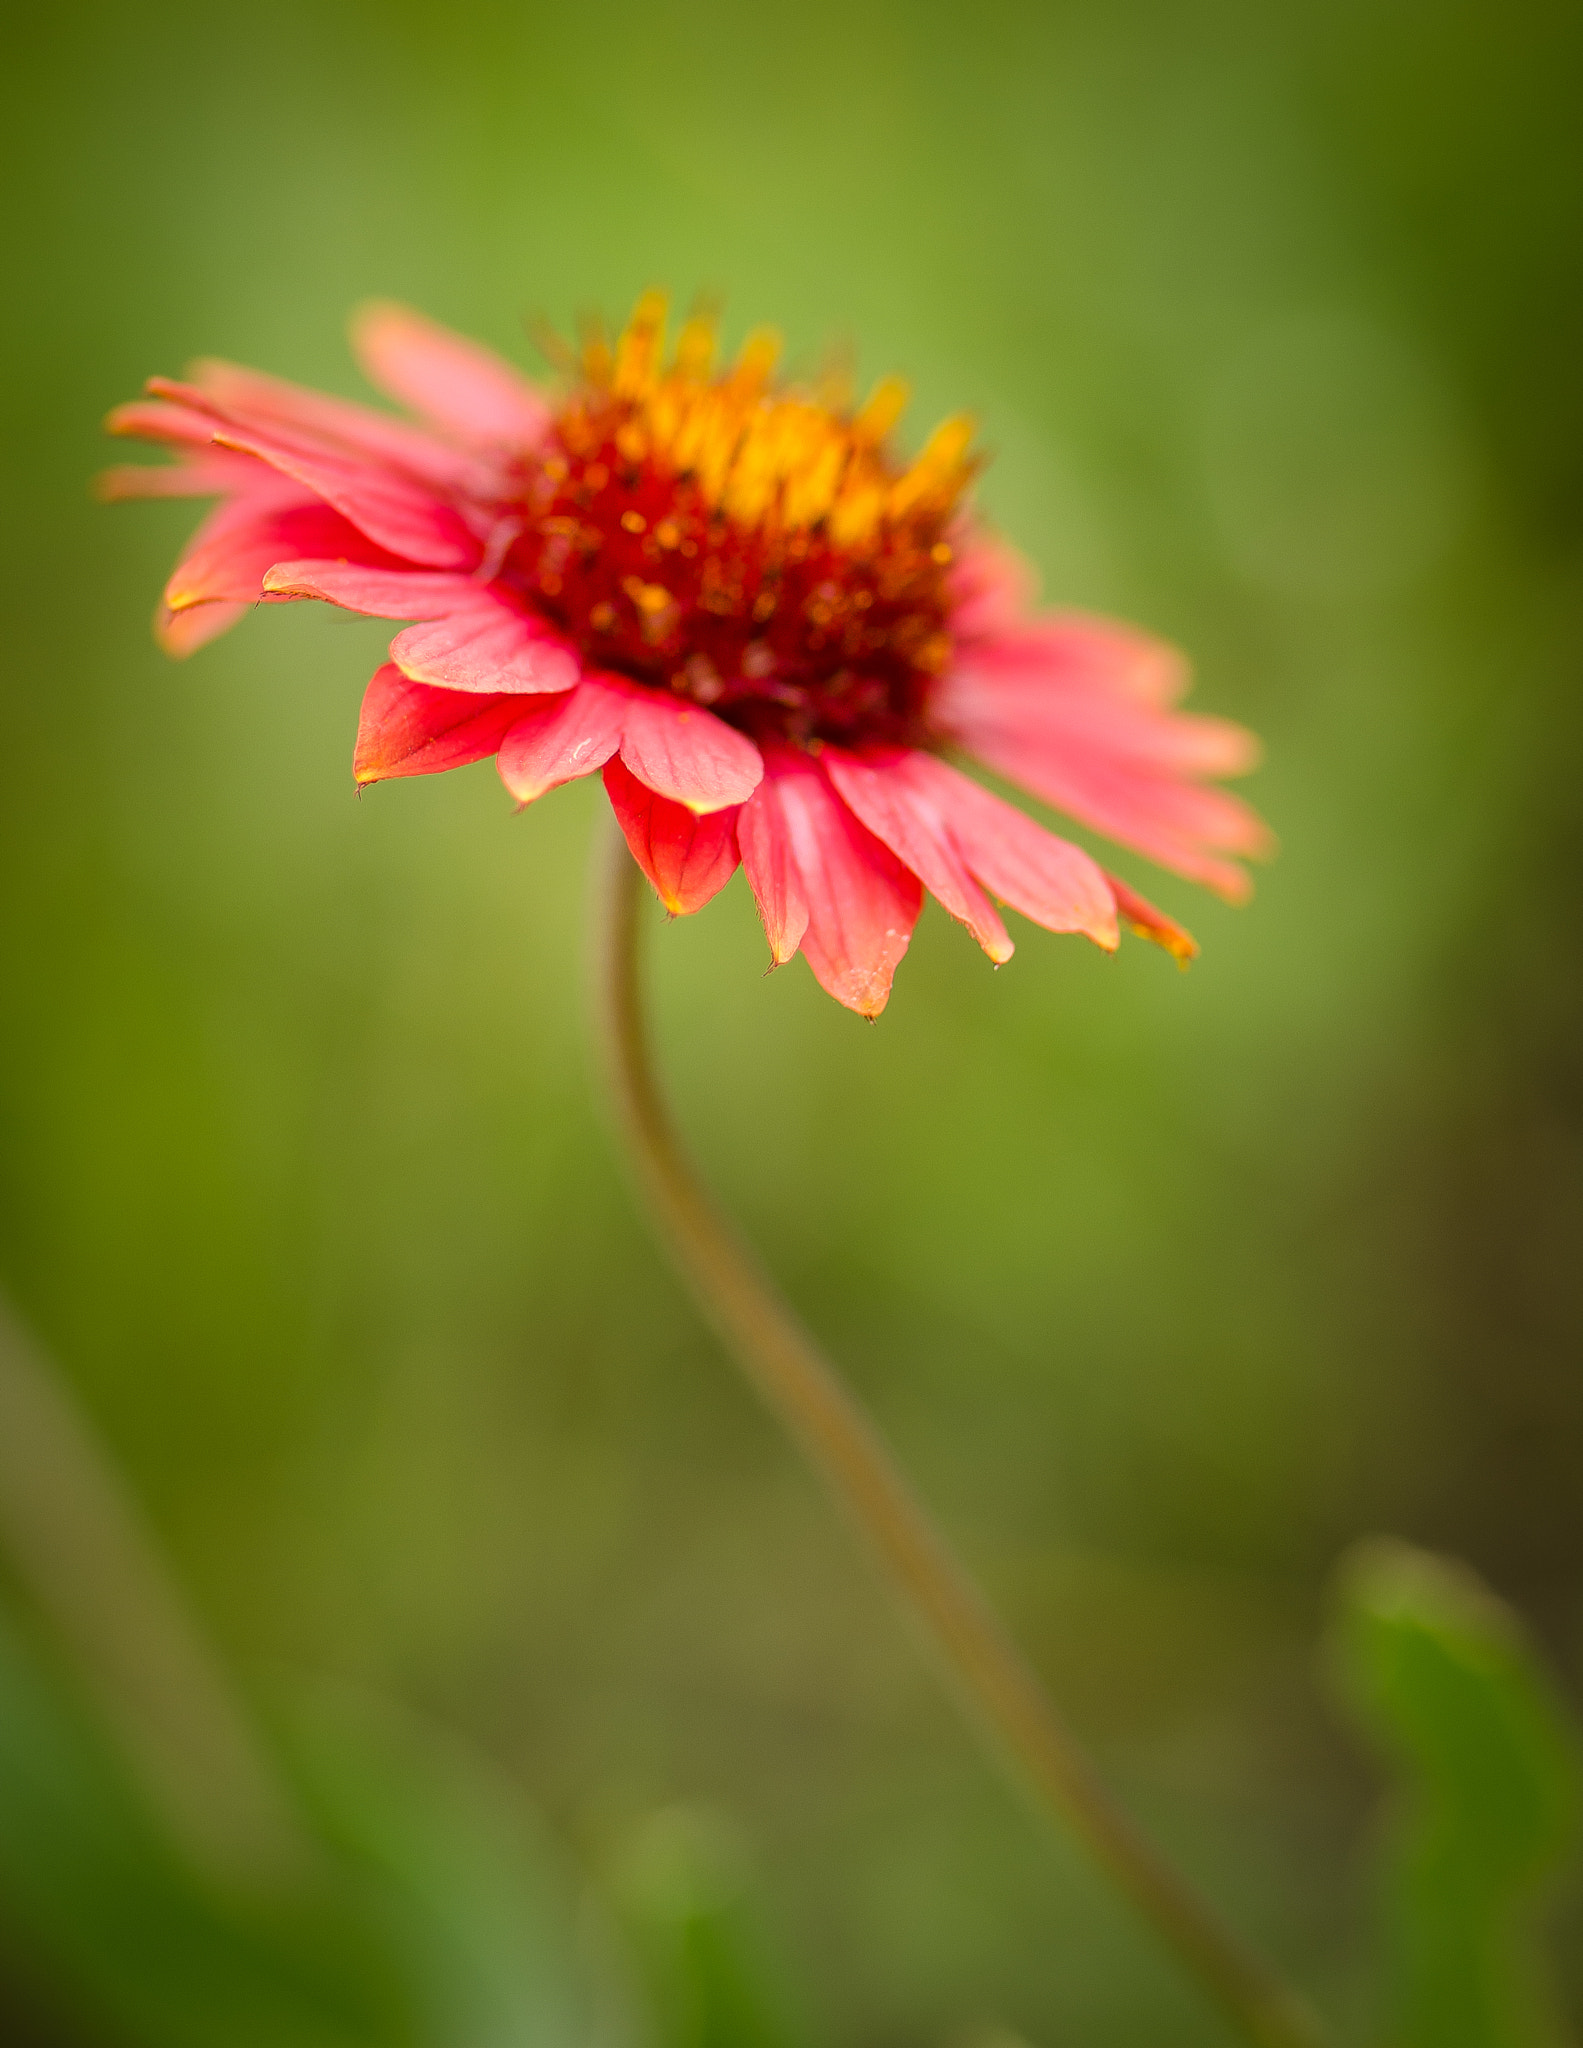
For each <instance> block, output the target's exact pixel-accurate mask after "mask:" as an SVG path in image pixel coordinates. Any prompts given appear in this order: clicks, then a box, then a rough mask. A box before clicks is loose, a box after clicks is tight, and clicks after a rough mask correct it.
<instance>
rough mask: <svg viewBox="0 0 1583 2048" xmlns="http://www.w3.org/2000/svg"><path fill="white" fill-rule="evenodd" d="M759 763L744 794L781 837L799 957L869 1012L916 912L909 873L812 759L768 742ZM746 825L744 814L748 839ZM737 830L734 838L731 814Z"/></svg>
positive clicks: (837, 993)
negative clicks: (761, 768) (759, 772)
mask: <svg viewBox="0 0 1583 2048" xmlns="http://www.w3.org/2000/svg"><path fill="white" fill-rule="evenodd" d="M766 768H767V772H766V775H765V779H764V783H763V785H762V793H761V795H759V796H756V797H755V798H754V800H753V801H754V804H757V805H758V806H759V807H760V810H761V814H762V815H761V820H760V821H759V824H760V829H762V830H764V831H766V832H768V833H770V834H772V835H773V836H774V837H776V838H777V839H779V840H780V841H781V842H782V854H781V857H782V858H783V859H784V860H785V862H786V865H787V867H788V868H789V869H790V870H791V871H792V872H793V873H794V874H795V876H796V887H797V892H798V894H799V896H800V897H801V900H802V902H803V903H804V904H805V905H806V907H807V917H808V923H807V928H806V930H805V931H804V933H803V935H802V953H803V957H804V958H805V959H806V960H807V962H808V965H809V966H810V967H811V968H812V969H813V972H814V976H815V978H816V979H817V981H818V982H819V985H820V987H821V988H823V989H825V990H826V991H827V992H828V993H829V994H830V995H833V996H834V997H835V999H836V1001H837V1002H838V1003H844V1004H845V1005H846V1007H847V1008H848V1009H849V1010H856V1011H857V1012H858V1013H859V1015H860V1016H864V1017H877V1016H878V1015H879V1013H880V1011H881V1010H883V1009H884V1007H885V1004H886V1001H887V999H888V997H889V995H890V985H891V980H892V977H893V976H894V974H895V972H896V965H897V962H898V961H899V960H900V959H901V957H902V955H903V954H904V953H905V952H906V950H907V946H908V943H909V941H910V940H911V938H912V928H913V926H914V925H915V924H916V923H917V921H918V912H919V910H920V909H921V907H922V904H923V890H922V888H921V886H920V885H919V882H918V878H917V876H916V875H914V874H913V873H911V872H910V870H909V869H907V868H905V867H903V866H902V864H901V862H900V861H899V860H897V858H896V856H895V855H894V854H893V853H892V852H891V851H890V849H889V848H888V847H885V846H882V845H881V844H880V842H879V841H878V840H877V839H876V838H875V837H874V836H873V834H872V833H871V832H869V831H867V830H866V829H865V828H864V827H863V826H862V825H860V824H859V823H858V821H857V819H856V818H855V817H854V816H853V815H852V813H851V812H850V811H849V810H848V809H847V807H846V805H845V804H844V803H842V801H841V800H840V798H839V797H838V796H837V795H836V793H835V791H834V790H833V789H832V788H831V786H830V783H829V781H828V779H827V778H826V776H825V774H824V772H823V770H822V769H821V768H820V767H819V765H818V763H817V762H815V761H812V760H810V759H808V757H807V756H802V755H795V754H792V753H791V752H790V751H789V750H780V749H777V750H776V752H775V754H774V755H773V757H772V758H771V760H770V761H769V762H768V763H767V764H766ZM751 808H752V805H749V806H745V807H744V816H745V815H746V813H747V811H748V810H749V809H751ZM754 829H755V827H754V826H753V825H751V824H750V826H749V839H750V840H751V838H752V836H753V833H754ZM738 835H739V841H740V839H741V820H739V821H738ZM752 879H753V874H752V870H751V869H750V870H749V880H750V881H751V880H752ZM767 922H768V919H766V923H767Z"/></svg>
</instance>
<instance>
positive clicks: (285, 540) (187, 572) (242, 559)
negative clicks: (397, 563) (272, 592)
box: [165, 472, 380, 612]
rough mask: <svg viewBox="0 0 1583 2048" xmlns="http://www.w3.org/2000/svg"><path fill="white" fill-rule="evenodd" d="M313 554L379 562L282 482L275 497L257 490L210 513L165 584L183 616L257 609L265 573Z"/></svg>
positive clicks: (353, 531)
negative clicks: (212, 608)
mask: <svg viewBox="0 0 1583 2048" xmlns="http://www.w3.org/2000/svg"><path fill="white" fill-rule="evenodd" d="M266 474H267V472H266ZM283 500H284V502H283ZM310 550H311V551H312V552H313V553H314V554H328V553H330V552H331V551H332V550H333V551H334V552H335V553H337V554H351V555H364V556H374V557H377V556H378V554H379V552H380V550H378V549H377V548H375V547H374V546H373V545H372V543H371V542H369V541H367V540H365V539H364V537H363V535H362V534H360V533H359V532H358V530H357V528H356V527H355V526H352V525H351V524H349V522H348V521H346V520H345V519H343V518H342V517H341V515H340V513H339V512H332V511H331V510H330V507H329V506H328V505H326V504H325V503H324V502H323V500H322V499H320V498H310V497H306V496H305V495H304V493H303V492H302V490H301V488H300V486H298V485H296V484H289V483H288V484H284V485H282V484H281V483H280V480H279V479H276V489H275V492H274V494H273V499H271V497H270V496H269V495H267V494H264V493H258V492H254V493H250V494H248V495H247V496H245V497H241V498H233V499H231V500H230V501H229V502H228V503H226V504H224V505H221V506H219V507H217V509H216V510H215V511H213V512H211V513H210V515H209V517H208V518H207V519H206V520H205V521H204V523H203V524H202V526H200V527H199V529H198V531H197V532H196V533H195V534H194V535H193V537H192V539H191V541H190V542H189V543H188V546H187V552H186V553H185V554H184V555H183V556H182V558H181V561H180V562H179V563H178V564H177V566H176V569H175V571H174V573H173V574H172V576H171V579H170V581H169V582H168V583H167V584H166V586H165V602H166V604H168V605H169V606H170V608H171V610H172V611H178V612H179V611H184V610H185V609H186V608H187V607H188V606H189V605H195V604H210V603H213V602H215V601H216V600H225V601H230V602H236V603H242V604H256V603H257V602H258V601H259V599H260V598H261V597H262V596H263V595H264V594H265V591H264V580H263V579H264V572H265V570H267V569H269V568H271V567H272V566H273V565H274V564H275V563H276V562H278V561H279V560H280V559H281V557H282V556H291V555H300V554H304V553H306V552H308V551H310Z"/></svg>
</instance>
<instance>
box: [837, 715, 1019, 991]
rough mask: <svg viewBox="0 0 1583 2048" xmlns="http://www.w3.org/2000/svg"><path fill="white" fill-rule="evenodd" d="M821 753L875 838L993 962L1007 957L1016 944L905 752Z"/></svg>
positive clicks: (839, 788)
mask: <svg viewBox="0 0 1583 2048" xmlns="http://www.w3.org/2000/svg"><path fill="white" fill-rule="evenodd" d="M819 758H820V760H821V762H822V763H823V765H824V769H825V773H826V774H827V775H828V776H829V778H830V780H831V782H832V783H833V784H834V785H835V788H836V792H837V794H838V795H839V796H840V797H841V799H842V801H843V802H844V803H845V804H846V805H847V807H848V809H849V810H851V811H852V812H854V813H855V814H856V816H857V817H858V818H859V820H860V821H861V822H862V823H863V824H865V825H866V826H867V827H868V829H869V830H870V832H872V833H873V834H874V837H875V838H876V839H880V840H883V841H884V843H885V844H886V845H887V846H888V847H889V848H890V850H891V852H892V853H893V854H895V856H896V858H897V859H898V860H900V861H902V862H904V863H905V864H906V866H908V867H909V868H911V869H912V871H913V873H914V874H915V875H916V876H917V877H918V879H919V881H920V882H922V884H923V885H924V887H925V888H926V889H927V890H928V891H929V893H930V895H932V896H933V897H935V899H936V900H937V901H938V902H939V903H940V904H941V905H942V906H943V907H944V908H945V909H946V910H948V911H949V912H950V913H951V915H952V916H953V917H954V918H956V919H957V920H958V921H959V922H960V923H962V924H965V925H966V926H967V928H968V930H969V931H970V932H971V933H972V934H973V936H974V938H975V939H977V941H978V943H979V944H980V945H981V946H982V947H983V949H984V951H985V952H986V953H987V954H988V955H989V957H990V959H991V960H993V961H994V962H995V963H996V965H997V966H998V965H1000V963H1001V962H1003V961H1006V960H1009V959H1010V958H1011V956H1012V953H1013V952H1014V951H1015V948H1014V947H1013V945H1012V942H1011V939H1010V937H1009V935H1008V933H1007V931H1006V927H1005V926H1004V925H1003V924H1002V923H1001V921H1000V919H999V918H998V917H997V916H996V915H995V911H994V908H993V906H992V905H991V904H990V902H989V900H988V899H987V898H986V896H985V895H984V892H983V890H982V889H980V888H979V886H978V884H977V883H976V882H975V881H974V880H973V878H972V876H971V875H970V874H969V873H968V871H967V869H966V867H965V866H964V865H963V863H962V858H961V855H960V854H959V853H958V852H957V849H956V846H955V844H954V843H953V841H952V837H951V832H950V828H949V826H948V825H947V823H946V821H945V818H944V817H943V816H942V815H941V812H940V810H939V808H938V806H937V805H936V804H935V802H934V801H933V792H932V790H931V789H930V787H929V785H928V783H927V782H925V781H917V782H915V781H912V780H909V778H908V777H907V775H906V772H905V768H906V761H907V755H906V754H905V753H902V752H900V751H899V750H897V749H889V750H887V752H886V753H885V754H883V755H881V754H873V755H867V756H859V755H857V754H849V753H846V752H844V751H843V750H842V749H841V748H839V747H829V746H827V747H825V748H824V749H823V751H822V752H821V754H820V757H819Z"/></svg>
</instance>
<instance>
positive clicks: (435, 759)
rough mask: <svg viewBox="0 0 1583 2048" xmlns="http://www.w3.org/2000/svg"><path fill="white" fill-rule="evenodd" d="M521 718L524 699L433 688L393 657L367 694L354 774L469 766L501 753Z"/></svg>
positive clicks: (370, 776)
mask: <svg viewBox="0 0 1583 2048" xmlns="http://www.w3.org/2000/svg"><path fill="white" fill-rule="evenodd" d="M521 716H522V699H521V698H520V697H517V696H500V697H479V696H473V695H470V694H469V693H468V692H467V691H465V690H435V689H431V688H430V687H429V685H428V684H427V683H414V682H411V681H409V680H408V678H407V677H406V676H404V675H403V674H402V673H401V670H400V669H399V668H397V666H396V664H395V663H394V662H393V661H387V662H386V663H385V665H384V666H383V668H379V669H376V670H375V671H374V674H373V677H372V678H371V680H370V682H369V685H368V688H367V690H366V691H365V692H364V693H363V708H362V711H361V713H360V714H359V717H358V721H357V750H356V752H355V753H354V754H353V756H352V773H353V775H354V776H356V778H357V780H358V782H359V783H360V784H363V783H370V782H382V781H384V780H386V779H387V778H388V777H390V776H393V775H435V774H438V773H439V772H440V771H441V770H442V769H445V768H463V767H465V766H466V765H467V763H468V762H469V761H481V760H483V759H484V758H485V757H486V756H487V755H489V754H493V753H495V752H497V751H498V749H499V746H500V742H501V741H502V740H503V739H504V738H505V736H506V734H507V732H508V731H509V730H510V729H511V727H512V726H513V725H515V724H516V722H517V721H518V720H519V719H520V718H521Z"/></svg>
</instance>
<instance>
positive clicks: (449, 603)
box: [264, 513, 481, 619]
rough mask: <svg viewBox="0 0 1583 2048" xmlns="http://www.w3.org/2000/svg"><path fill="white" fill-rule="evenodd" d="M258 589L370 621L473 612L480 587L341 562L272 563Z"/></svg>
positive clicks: (421, 572)
mask: <svg viewBox="0 0 1583 2048" xmlns="http://www.w3.org/2000/svg"><path fill="white" fill-rule="evenodd" d="M330 516H331V517H332V518H333V517H335V515H334V514H333V513H332V514H331V515H330ZM366 547H367V544H366V542H365V543H364V549H365V550H366ZM264 588H265V590H266V591H267V592H268V593H269V595H270V596H271V597H318V598H323V599H324V601H325V603H326V604H338V605H340V606H341V607H342V609H343V610H345V611H349V612H363V613H365V614H366V615H367V616H368V617H370V618H375V619H442V618H444V617H445V616H446V614H447V613H449V612H456V611H464V610H466V609H467V608H468V607H469V606H476V605H477V603H478V599H479V595H480V588H481V586H480V585H479V584H477V583H475V582H474V580H473V579H472V577H471V576H453V575H448V574H445V573H443V572H440V571H436V570H432V569H402V568H378V567H374V566H372V565H370V564H367V563H363V562H358V561H346V560H344V559H343V560H336V561H288V560H277V561H276V562H275V563H274V564H273V565H272V566H271V568H270V571H269V574H268V575H267V576H266V577H265V578H264Z"/></svg>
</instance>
